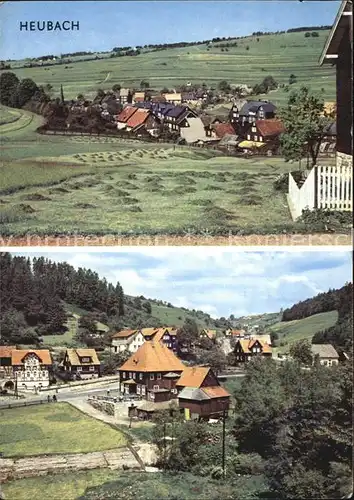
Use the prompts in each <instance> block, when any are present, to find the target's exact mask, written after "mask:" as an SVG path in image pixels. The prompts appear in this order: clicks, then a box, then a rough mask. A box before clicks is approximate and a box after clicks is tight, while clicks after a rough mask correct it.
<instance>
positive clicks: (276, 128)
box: [256, 120, 285, 137]
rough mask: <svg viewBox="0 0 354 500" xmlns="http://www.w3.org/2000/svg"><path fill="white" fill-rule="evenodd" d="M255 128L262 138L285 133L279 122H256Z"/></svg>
mask: <svg viewBox="0 0 354 500" xmlns="http://www.w3.org/2000/svg"><path fill="white" fill-rule="evenodd" d="M256 126H257V129H258V131H259V132H260V133H261V134H262V136H263V137H270V136H273V135H279V134H282V133H283V132H285V128H284V125H283V123H282V122H281V121H280V120H257V121H256Z"/></svg>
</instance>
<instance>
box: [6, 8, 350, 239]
mask: <svg viewBox="0 0 354 500" xmlns="http://www.w3.org/2000/svg"><path fill="white" fill-rule="evenodd" d="M44 7H45V8H44ZM0 13H1V20H0V29H1V34H2V36H1V42H0V137H1V142H0V151H1V156H0V162H1V163H0V240H1V243H0V246H1V247H13V246H101V245H104V246H113V245H163V246H164V245H166V246H168V245H237V246H267V245H268V246H279V245H286V246H302V245H304V246H311V245H313V246H319V245H321V246H322V245H329V246H332V245H338V246H342V245H351V239H352V234H351V233H352V207H353V191H352V171H353V159H352V153H353V141H352V138H353V124H352V123H353V116H352V107H353V102H352V100H353V96H352V86H353V81H352V80H353V77H352V57H353V42H352V40H353V24H352V23H353V21H352V1H351V0H345V1H331V2H323V1H307V0H302V1H295V0H294V1H264V0H262V1H246V0H244V1H234V2H223V1H217V2H210V1H208V2H203V1H200V2H195V1H184V2H180V1H175V2H164V1H157V2H156V1H155V2H151V1H145V2H135V1H129V2H119V1H116V2H109V1H107V2H105V1H100V2H97V1H96V2H90V1H87V2H74V3H73V2H58V1H56V2H45V4H44V3H43V2H0Z"/></svg>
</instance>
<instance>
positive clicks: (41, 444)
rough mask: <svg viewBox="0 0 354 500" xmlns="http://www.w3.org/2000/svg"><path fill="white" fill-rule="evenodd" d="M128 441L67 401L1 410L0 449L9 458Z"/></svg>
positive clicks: (98, 447) (92, 448) (105, 446)
mask: <svg viewBox="0 0 354 500" xmlns="http://www.w3.org/2000/svg"><path fill="white" fill-rule="evenodd" d="M125 444H126V438H125V437H124V435H123V434H122V433H120V432H119V431H117V430H114V429H112V428H111V427H110V426H108V425H106V424H104V423H103V422H100V421H98V420H95V419H94V418H91V417H89V416H87V415H84V414H83V413H81V412H80V411H79V410H77V409H76V408H73V407H72V406H71V405H69V404H67V403H56V404H55V403H50V404H43V405H40V406H32V407H24V408H12V409H10V410H1V411H0V449H1V451H2V453H3V454H4V456H6V457H19V456H20V457H21V456H31V455H43V454H50V453H80V452H82V453H85V452H92V451H101V450H108V449H115V448H119V447H122V446H125Z"/></svg>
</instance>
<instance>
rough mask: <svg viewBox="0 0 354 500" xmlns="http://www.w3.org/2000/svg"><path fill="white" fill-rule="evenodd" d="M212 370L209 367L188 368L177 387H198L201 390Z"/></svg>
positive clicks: (185, 369)
mask: <svg viewBox="0 0 354 500" xmlns="http://www.w3.org/2000/svg"><path fill="white" fill-rule="evenodd" d="M209 370H210V368H209V367H208V366H188V367H185V368H184V371H183V373H182V375H181V377H180V378H179V380H178V381H177V384H176V385H179V386H182V387H197V388H200V386H201V385H202V383H203V382H204V379H205V377H206V376H207V375H208V373H209Z"/></svg>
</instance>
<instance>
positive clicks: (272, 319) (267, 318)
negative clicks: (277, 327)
mask: <svg viewBox="0 0 354 500" xmlns="http://www.w3.org/2000/svg"><path fill="white" fill-rule="evenodd" d="M280 319H281V313H280V312H279V313H264V314H252V315H249V316H240V317H239V318H234V319H233V320H232V321H231V323H232V326H233V328H238V327H240V328H241V327H242V326H246V325H248V327H249V328H253V327H255V326H257V325H258V326H259V328H260V329H261V330H263V329H264V328H267V327H269V326H270V325H273V324H274V323H277V322H278V321H279V320H280Z"/></svg>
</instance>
